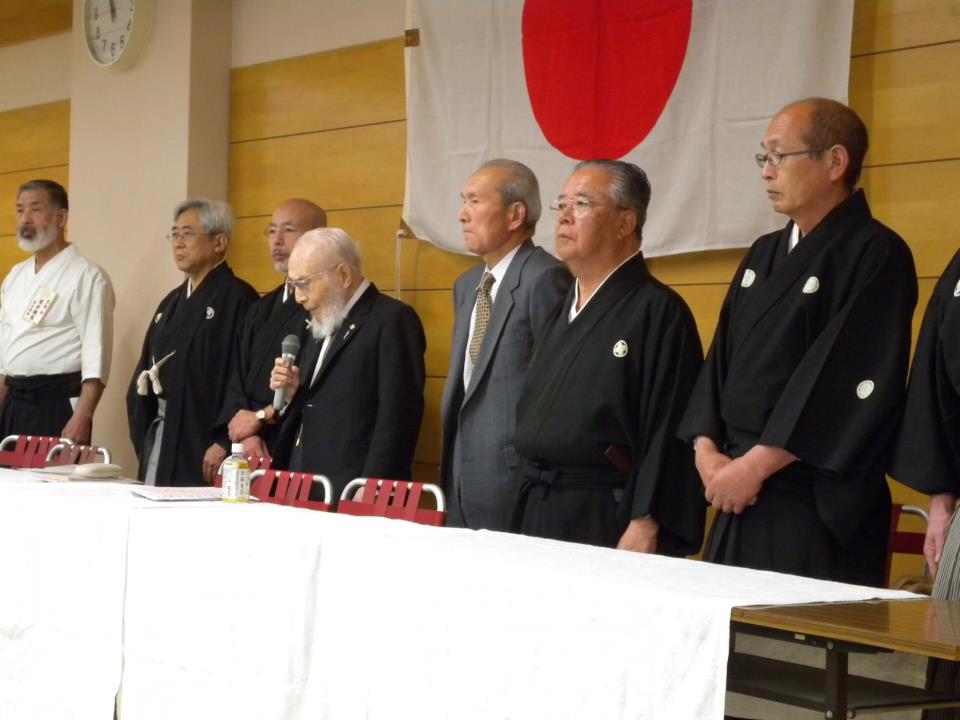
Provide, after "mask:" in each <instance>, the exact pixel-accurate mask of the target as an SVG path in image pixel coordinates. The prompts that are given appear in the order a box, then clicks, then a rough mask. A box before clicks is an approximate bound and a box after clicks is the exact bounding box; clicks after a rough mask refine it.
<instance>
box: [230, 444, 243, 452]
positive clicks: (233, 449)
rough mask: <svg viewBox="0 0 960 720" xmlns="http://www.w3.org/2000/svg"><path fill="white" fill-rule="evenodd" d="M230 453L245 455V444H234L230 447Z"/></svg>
mask: <svg viewBox="0 0 960 720" xmlns="http://www.w3.org/2000/svg"><path fill="white" fill-rule="evenodd" d="M230 452H232V453H233V454H234V455H236V454H237V453H240V454H241V455H243V443H232V444H231V445H230Z"/></svg>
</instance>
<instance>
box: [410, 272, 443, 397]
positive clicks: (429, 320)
mask: <svg viewBox="0 0 960 720" xmlns="http://www.w3.org/2000/svg"><path fill="white" fill-rule="evenodd" d="M403 301H404V302H406V303H409V304H410V305H412V306H413V309H414V310H416V311H417V315H419V316H420V320H421V322H422V323H423V328H424V332H425V333H426V335H427V354H426V357H425V363H426V366H427V375H429V376H431V377H437V378H443V377H446V375H447V367H448V364H449V362H450V346H451V340H452V334H453V292H452V291H451V290H414V291H413V292H405V293H404V294H403Z"/></svg>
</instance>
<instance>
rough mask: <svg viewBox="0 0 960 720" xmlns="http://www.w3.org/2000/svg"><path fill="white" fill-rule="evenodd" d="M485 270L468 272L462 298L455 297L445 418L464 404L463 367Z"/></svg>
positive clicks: (443, 402)
mask: <svg viewBox="0 0 960 720" xmlns="http://www.w3.org/2000/svg"><path fill="white" fill-rule="evenodd" d="M483 270H484V265H483V264H482V263H481V264H480V265H477V266H476V267H473V268H471V269H470V270H468V271H467V275H466V276H464V279H463V282H462V283H461V285H462V286H463V287H464V288H466V289H465V290H464V291H463V292H462V293H461V294H460V297H456V296H454V301H455V302H456V303H457V305H456V307H455V308H454V314H455V321H454V324H453V340H452V344H451V350H450V371H449V372H448V373H447V375H448V377H449V378H450V381H449V383H448V384H447V388H449V391H447V392H444V395H443V398H442V400H441V402H442V404H443V408H442V412H443V416H444V417H447V416H448V414H449V413H450V412H456V411H459V409H460V407H461V405H462V404H463V394H464V389H463V369H464V368H463V365H464V362H465V358H466V354H467V343H468V342H470V338H469V333H470V316H471V314H473V306H474V305H475V304H476V297H477V296H476V289H477V285H479V284H480V278H481V277H482V276H483ZM447 388H445V390H446V389H447Z"/></svg>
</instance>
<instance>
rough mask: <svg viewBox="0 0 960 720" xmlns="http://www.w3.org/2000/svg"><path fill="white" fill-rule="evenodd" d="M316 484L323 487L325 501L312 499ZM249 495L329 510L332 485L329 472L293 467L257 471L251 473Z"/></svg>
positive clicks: (280, 503) (278, 502)
mask: <svg viewBox="0 0 960 720" xmlns="http://www.w3.org/2000/svg"><path fill="white" fill-rule="evenodd" d="M314 485H319V486H320V487H322V488H323V501H322V502H321V501H319V500H311V499H310V490H311V488H313V486H314ZM250 494H251V495H253V496H254V497H255V498H257V499H258V500H261V501H263V502H269V503H276V504H278V505H290V506H292V507H298V508H306V509H308V510H322V511H324V512H326V511H329V510H330V500H331V498H332V496H333V486H332V485H331V484H330V479H329V478H328V477H327V476H326V475H314V474H312V473H305V472H294V471H292V470H255V471H254V472H252V473H250Z"/></svg>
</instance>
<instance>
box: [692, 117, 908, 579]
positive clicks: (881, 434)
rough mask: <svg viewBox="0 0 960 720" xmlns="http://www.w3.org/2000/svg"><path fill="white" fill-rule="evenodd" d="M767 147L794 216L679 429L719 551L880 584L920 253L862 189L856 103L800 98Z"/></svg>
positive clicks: (713, 554) (740, 290) (777, 236)
mask: <svg viewBox="0 0 960 720" xmlns="http://www.w3.org/2000/svg"><path fill="white" fill-rule="evenodd" d="M761 147H762V148H763V154H761V155H757V163H758V164H759V166H760V169H761V176H762V177H763V180H764V182H765V183H766V192H767V196H768V197H769V198H770V201H771V203H772V205H773V209H774V210H775V211H777V212H779V213H781V214H783V215H786V216H787V217H788V218H789V219H790V222H788V223H787V225H786V227H785V228H784V229H783V230H780V231H778V232H774V233H770V234H769V235H765V236H763V237H761V238H760V239H758V240H757V241H756V242H755V243H754V244H753V246H752V247H751V248H750V250H749V251H748V252H747V254H746V257H745V258H744V260H743V262H742V263H741V265H740V268H739V269H738V271H737V274H736V275H735V276H734V278H733V282H732V283H731V285H730V288H729V290H728V291H727V296H726V299H725V300H724V304H723V308H722V309H721V312H720V320H719V323H718V325H717V330H716V334H715V335H714V340H713V345H712V347H711V349H710V352H709V354H708V357H707V361H706V363H705V365H704V368H703V372H702V373H701V375H700V378H699V380H698V382H697V387H696V389H695V390H694V394H693V397H692V399H691V402H690V407H689V408H688V409H687V412H686V414H685V416H684V420H683V423H682V425H681V431H680V434H681V437H683V438H684V439H685V440H687V441H693V442H695V448H696V463H697V469H698V471H699V473H700V477H701V480H702V482H703V487H704V488H705V490H706V497H707V500H708V501H709V502H711V503H712V504H713V506H714V507H715V508H716V509H717V510H718V514H717V520H716V522H715V524H714V527H713V530H712V531H711V534H710V539H709V541H708V543H707V550H706V556H707V559H710V560H713V561H715V562H721V563H725V564H728V565H738V566H743V567H752V568H757V569H763V570H776V571H779V572H787V573H793V574H797V575H805V576H809V577H816V578H823V579H828V580H838V581H844V582H852V583H858V584H864V585H879V584H881V583H882V582H883V580H884V570H885V557H886V543H887V535H888V533H889V522H890V493H889V490H888V487H887V483H886V479H885V476H884V471H885V469H886V467H887V462H888V460H889V455H890V451H891V442H892V439H893V438H892V435H893V433H895V432H896V429H897V425H898V423H899V420H900V414H901V406H902V402H903V396H904V383H905V380H906V372H907V362H908V354H909V350H910V325H911V319H912V315H913V308H914V305H915V304H916V301H917V279H916V272H915V270H914V265H913V258H912V256H911V254H910V250H909V248H908V247H907V245H906V244H905V243H904V242H903V240H902V239H901V238H900V237H899V236H898V235H897V234H896V233H894V232H893V231H892V230H890V229H889V228H887V227H884V226H883V225H881V224H880V223H879V222H877V221H876V220H875V219H874V218H873V217H872V216H871V214H870V209H869V208H868V206H867V201H866V198H865V196H864V193H863V190H861V189H857V182H858V180H859V177H860V168H861V166H862V164H863V158H864V155H865V154H866V151H867V130H866V127H864V125H863V122H862V121H861V120H860V118H859V117H857V115H856V113H854V112H853V111H852V110H851V109H849V108H848V107H846V106H845V105H842V104H841V103H838V102H835V101H832V100H825V99H818V98H814V99H808V100H803V101H800V102H796V103H793V104H791V105H788V106H787V107H785V108H784V109H783V110H781V111H780V112H779V113H778V114H777V115H776V116H775V117H774V118H773V120H772V121H771V122H770V125H769V127H768V128H767V132H766V135H765V137H764V139H763V142H762V143H761Z"/></svg>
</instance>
